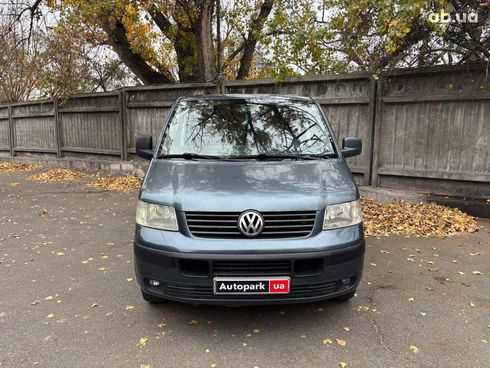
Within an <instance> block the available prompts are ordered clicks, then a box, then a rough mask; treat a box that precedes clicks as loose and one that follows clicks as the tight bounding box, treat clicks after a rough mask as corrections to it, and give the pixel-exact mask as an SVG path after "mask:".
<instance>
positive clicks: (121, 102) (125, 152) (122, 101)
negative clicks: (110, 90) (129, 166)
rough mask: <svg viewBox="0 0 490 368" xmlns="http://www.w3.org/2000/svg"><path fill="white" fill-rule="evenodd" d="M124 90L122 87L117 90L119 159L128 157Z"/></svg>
mask: <svg viewBox="0 0 490 368" xmlns="http://www.w3.org/2000/svg"><path fill="white" fill-rule="evenodd" d="M126 116H127V115H126V91H124V89H123V90H122V91H120V92H119V123H120V135H121V138H120V139H121V141H120V142H121V143H120V144H121V160H124V161H126V160H127V159H128V139H127V134H126V130H127V129H126V127H127V124H126V122H127V119H126Z"/></svg>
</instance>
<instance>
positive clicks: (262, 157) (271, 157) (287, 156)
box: [228, 153, 337, 160]
mask: <svg viewBox="0 0 490 368" xmlns="http://www.w3.org/2000/svg"><path fill="white" fill-rule="evenodd" d="M336 157H337V155H336V154H334V153H329V154H323V155H295V154H289V153H283V154H281V153H280V154H268V153H259V154H258V155H244V156H229V157H228V158H230V159H251V160H287V159H291V160H319V159H322V158H336Z"/></svg>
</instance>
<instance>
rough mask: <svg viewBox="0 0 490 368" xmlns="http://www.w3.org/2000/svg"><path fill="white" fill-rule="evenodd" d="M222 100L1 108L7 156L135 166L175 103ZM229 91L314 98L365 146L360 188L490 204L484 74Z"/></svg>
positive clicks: (353, 163) (130, 92)
mask: <svg viewBox="0 0 490 368" xmlns="http://www.w3.org/2000/svg"><path fill="white" fill-rule="evenodd" d="M215 91H216V87H215V85H214V84H211V83H200V84H197V83H194V84H175V85H168V86H166V85H165V86H149V87H132V88H125V89H123V90H121V91H117V92H109V93H94V94H83V95H76V96H73V97H72V98H70V99H68V100H67V101H63V102H60V101H59V100H57V99H54V100H45V101H34V102H25V103H16V104H10V105H7V106H0V155H2V154H3V155H11V156H13V155H26V154H28V155H40V154H42V155H49V156H57V157H70V156H77V157H80V156H81V157H90V158H94V157H97V158H112V159H114V158H115V157H118V158H120V159H122V160H128V159H133V158H134V157H135V156H134V153H135V150H134V140H135V137H136V136H137V135H139V134H151V135H153V137H154V139H155V140H156V139H157V137H158V135H159V132H160V130H161V128H162V124H163V120H164V117H165V114H166V113H167V112H168V111H169V109H170V107H171V105H172V103H173V102H174V101H175V99H176V98H178V97H180V96H185V95H196V94H209V93H214V92H215ZM225 92H226V93H277V94H295V95H303V96H311V97H313V98H315V99H316V100H317V101H318V102H319V103H320V104H321V106H322V107H323V108H324V109H325V111H326V113H327V115H328V116H329V119H330V121H331V123H332V126H333V128H334V131H335V133H336V135H337V138H338V139H339V140H341V139H342V138H343V137H346V136H359V137H361V138H362V140H363V145H364V149H363V153H362V155H360V156H359V157H355V158H352V159H348V163H349V166H350V168H351V170H352V172H353V174H354V176H355V178H356V180H357V181H358V182H359V183H360V184H363V185H374V186H385V187H393V188H408V189H414V190H421V191H425V192H428V193H437V194H450V195H461V196H472V197H488V196H490V76H489V75H488V71H487V69H486V65H481V64H474V65H467V66H458V67H433V68H422V69H407V70H395V71H391V72H388V73H385V74H383V75H381V76H380V78H379V79H377V78H373V76H372V75H371V74H370V73H351V74H338V75H319V76H307V77H296V78H289V79H287V80H285V81H283V82H281V83H278V82H277V81H276V80H273V79H260V80H250V81H230V82H227V83H226V85H225ZM1 151H3V153H2V152H1Z"/></svg>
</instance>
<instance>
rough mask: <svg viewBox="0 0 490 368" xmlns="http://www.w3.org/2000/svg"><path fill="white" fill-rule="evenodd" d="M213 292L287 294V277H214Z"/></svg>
mask: <svg viewBox="0 0 490 368" xmlns="http://www.w3.org/2000/svg"><path fill="white" fill-rule="evenodd" d="M214 293H215V294H289V278H274V279H253V278H236V279H228V278H215V279H214Z"/></svg>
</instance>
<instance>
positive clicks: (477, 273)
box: [473, 271, 483, 276]
mask: <svg viewBox="0 0 490 368" xmlns="http://www.w3.org/2000/svg"><path fill="white" fill-rule="evenodd" d="M473 275H478V276H480V275H483V273H481V272H480V271H473Z"/></svg>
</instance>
